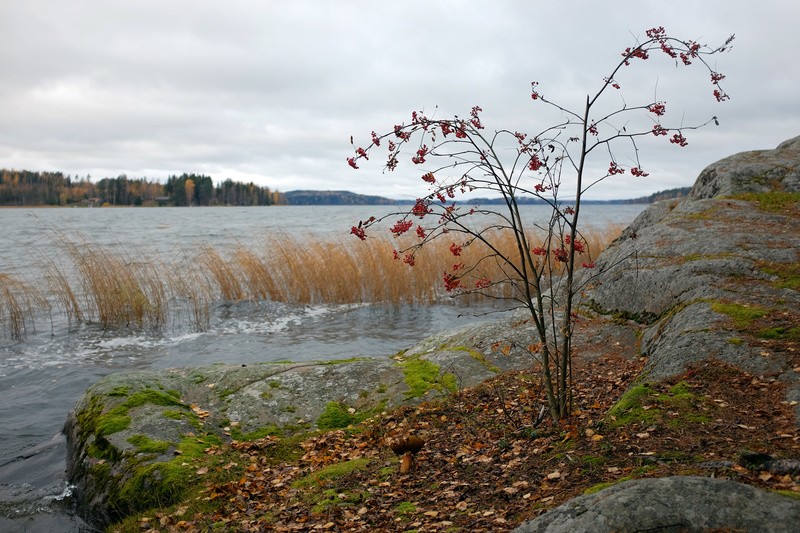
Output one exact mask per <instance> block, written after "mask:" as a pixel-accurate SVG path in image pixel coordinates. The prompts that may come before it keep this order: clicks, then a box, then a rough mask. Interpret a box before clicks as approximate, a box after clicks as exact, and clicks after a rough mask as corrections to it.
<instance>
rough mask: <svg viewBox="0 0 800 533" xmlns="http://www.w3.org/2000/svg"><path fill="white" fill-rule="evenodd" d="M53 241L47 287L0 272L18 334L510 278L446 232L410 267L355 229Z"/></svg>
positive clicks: (398, 299) (509, 243) (391, 299)
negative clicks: (246, 237) (36, 328)
mask: <svg viewBox="0 0 800 533" xmlns="http://www.w3.org/2000/svg"><path fill="white" fill-rule="evenodd" d="M621 229H622V228H621V227H620V226H609V227H606V228H603V229H600V230H597V229H590V230H588V231H587V232H585V234H584V241H585V243H586V244H587V248H588V253H587V254H585V255H584V256H582V260H583V258H587V259H588V258H589V257H596V255H597V254H598V253H599V252H600V251H601V250H602V249H604V248H605V247H606V246H607V245H608V244H609V243H610V242H611V241H612V240H613V239H614V238H616V237H617V236H618V235H619V233H620V231H621ZM457 237H458V235H457V234H454V239H457ZM538 237H539V238H542V237H543V236H542V235H539V236H538ZM409 239H411V237H409ZM58 241H59V242H58V249H59V250H60V251H61V252H62V253H61V254H60V255H59V256H58V257H56V258H49V259H39V260H37V264H38V266H39V268H40V270H41V272H42V273H43V279H44V280H45V281H46V287H36V286H34V284H33V283H31V282H27V281H24V280H22V279H19V278H17V277H12V276H9V275H6V274H1V273H0V328H2V330H3V331H4V332H5V333H6V334H7V335H10V336H11V337H12V338H17V339H18V338H21V337H22V336H23V335H24V333H25V332H26V331H28V330H29V329H30V328H31V327H32V326H33V317H34V315H36V314H38V313H41V312H52V309H53V308H55V309H57V310H59V311H60V312H62V313H63V314H64V315H65V316H66V318H67V320H68V321H69V322H70V323H73V322H75V323H81V322H94V323H99V324H100V325H102V326H103V327H106V328H117V327H131V328H137V329H159V328H161V327H163V326H164V325H165V324H167V323H168V321H170V320H173V321H180V320H183V319H187V318H188V320H189V322H190V323H191V324H192V326H193V327H194V328H196V329H200V330H202V329H205V328H207V327H208V325H209V322H210V318H211V312H212V308H213V306H214V304H216V303H219V302H240V301H256V302H258V301H277V302H285V303H289V304H299V305H302V304H349V303H362V302H369V303H379V304H389V305H400V304H422V305H425V304H433V303H441V302H443V301H445V300H447V299H450V298H451V297H452V296H453V294H451V293H448V292H446V291H445V289H444V284H443V282H442V277H443V274H444V273H445V272H451V271H452V268H453V265H454V264H458V263H462V262H463V263H464V264H465V265H467V266H469V265H474V264H477V263H479V264H478V266H477V267H476V269H475V271H474V272H472V274H473V275H474V277H476V278H480V277H483V278H488V279H493V280H497V279H503V278H505V277H507V276H506V275H505V274H504V273H503V270H502V266H501V265H500V264H499V262H497V261H495V260H493V259H491V258H490V259H488V260H484V261H480V262H479V260H480V259H481V258H485V257H486V256H487V250H486V249H485V248H483V247H482V245H478V244H477V243H475V244H473V245H471V246H467V247H464V248H463V251H462V252H461V255H459V256H458V257H456V256H454V255H453V254H452V252H451V250H450V244H451V242H453V240H452V239H451V240H447V239H439V240H438V241H435V242H431V243H429V245H426V246H425V247H423V248H422V249H420V250H419V251H418V252H417V254H416V261H415V263H416V264H415V266H413V267H411V266H409V265H407V264H405V263H404V262H403V261H402V260H397V259H394V257H393V253H392V250H393V249H395V248H401V247H402V246H403V245H407V244H409V243H411V242H413V241H411V240H400V241H398V240H396V239H392V238H388V237H387V238H371V239H368V240H367V241H363V242H362V241H360V240H358V239H355V238H352V237H350V238H347V239H343V240H334V241H332V240H327V241H326V240H320V239H318V238H315V237H313V236H310V235H309V236H305V237H285V236H284V237H275V236H266V237H264V238H263V239H262V240H261V241H260V242H257V243H256V244H254V245H252V246H245V245H237V246H236V247H235V248H234V249H233V251H232V252H230V253H227V254H223V253H221V252H220V251H219V250H218V249H216V248H214V247H212V246H203V247H201V248H200V250H199V252H196V253H194V254H188V253H186V252H184V253H183V254H178V257H173V258H166V257H163V256H156V255H154V254H146V253H144V252H143V251H142V250H135V251H129V250H124V249H123V251H111V250H109V249H107V248H104V247H101V246H99V245H97V244H95V243H92V242H87V241H85V240H80V241H75V240H69V239H67V238H66V237H64V236H60V237H59V238H58ZM493 242H494V243H495V244H496V246H497V247H498V249H500V250H503V251H504V254H509V255H511V254H512V251H513V249H514V247H515V244H514V242H513V240H512V239H511V238H508V237H504V236H500V235H496V236H495V237H494V241H493ZM456 244H463V243H461V242H456ZM65 261H66V263H65ZM579 262H580V261H579ZM510 291H511V287H510V286H509V284H497V285H493V286H492V287H490V288H489V289H488V290H487V291H482V292H483V293H484V294H478V293H473V294H467V295H462V296H461V297H459V298H457V299H456V300H455V301H457V302H458V303H462V304H467V305H468V304H470V303H475V302H479V301H481V300H485V299H486V298H507V297H510V296H511V294H510ZM45 294H47V295H48V296H49V298H48V297H47V296H45Z"/></svg>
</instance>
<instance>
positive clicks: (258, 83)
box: [0, 0, 800, 198]
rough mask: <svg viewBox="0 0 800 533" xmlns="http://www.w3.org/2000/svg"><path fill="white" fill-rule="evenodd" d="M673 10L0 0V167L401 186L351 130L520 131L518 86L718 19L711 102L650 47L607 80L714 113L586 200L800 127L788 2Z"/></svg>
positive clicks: (557, 89) (654, 183)
mask: <svg viewBox="0 0 800 533" xmlns="http://www.w3.org/2000/svg"><path fill="white" fill-rule="evenodd" d="M685 4H687V3H683V5H678V4H664V3H663V2H650V1H638V2H632V1H628V0H623V1H619V2H614V3H613V4H612V3H606V2H597V1H591V0H580V1H566V2H550V3H542V2H523V1H521V0H498V1H496V2H491V3H486V2H463V1H461V2H458V1H455V0H452V1H444V0H428V1H424V0H410V1H403V2H391V3H390V2H375V1H367V0H363V1H346V0H344V1H340V2H323V1H321V0H319V1H311V0H293V1H292V2H273V1H267V2H246V1H230V2H214V1H206V0H194V1H187V0H177V1H176V0H173V1H170V2H164V1H153V0H145V1H142V0H137V1H133V0H123V1H115V2H104V1H100V0H83V1H80V0H78V1H70V2H50V1H44V0H42V1H37V0H29V1H26V2H3V3H2V5H1V6H0V39H2V42H1V43H0V44H1V45H2V46H0V68H1V69H2V72H3V76H2V77H0V113H2V117H3V128H1V129H0V166H3V167H6V168H26V169H30V170H62V171H64V172H66V173H69V174H73V175H76V174H77V175H86V174H91V175H92V176H93V177H106V176H109V177H110V176H117V175H119V174H127V175H129V176H134V177H140V176H148V177H154V178H159V179H163V178H166V177H167V176H169V175H171V174H175V173H180V172H184V171H186V172H198V173H205V174H208V175H210V176H212V177H213V178H214V179H215V180H221V179H225V178H228V177H230V178H233V179H238V180H248V181H249V180H253V181H255V182H256V183H258V184H259V185H267V186H270V187H272V188H275V189H278V190H282V191H286V190H292V189H349V190H353V191H356V192H360V193H364V194H380V195H384V196H390V197H414V196H415V195H419V194H421V193H422V192H423V191H424V187H422V186H423V185H424V184H423V183H421V182H420V180H419V177H418V175H419V168H413V169H412V168H410V167H411V165H404V167H401V169H400V170H398V171H397V172H396V173H394V174H383V173H382V169H381V168H380V166H381V163H380V161H376V160H373V161H370V162H369V163H368V164H366V165H363V166H362V169H361V170H359V171H353V170H351V169H350V168H349V167H348V166H347V164H346V162H345V159H346V157H348V156H349V155H351V151H352V150H351V146H350V144H349V140H350V135H354V136H355V138H356V142H358V141H359V140H361V141H362V143H363V144H366V143H368V140H369V133H370V131H372V130H373V129H374V130H377V131H386V130H388V129H390V128H391V127H392V126H393V125H394V124H397V123H400V122H403V121H408V120H409V117H410V112H411V111H412V110H415V109H417V110H419V109H424V110H426V111H427V112H433V110H436V113H437V114H438V115H439V116H451V115H453V114H460V115H466V114H467V113H468V111H469V109H470V108H471V107H472V106H473V105H480V106H482V107H483V109H484V110H485V112H484V115H483V121H484V124H485V125H486V126H487V128H488V129H490V130H491V129H504V128H507V129H511V130H520V131H527V132H530V133H535V132H537V131H539V130H541V129H542V128H543V127H545V126H546V125H547V124H548V122H547V120H548V119H551V118H552V116H550V115H548V113H546V112H544V111H543V110H542V109H541V107H539V108H537V107H536V106H535V105H534V103H532V101H531V99H530V97H529V92H528V90H529V87H530V82H531V81H532V80H538V81H539V82H540V87H541V88H542V91H543V92H544V93H545V94H547V96H548V97H549V98H551V99H554V100H557V101H558V102H559V103H562V104H564V105H565V106H567V107H570V108H579V107H580V105H581V103H582V101H583V99H584V98H585V95H586V94H587V93H588V92H592V91H593V90H595V89H596V88H597V87H598V86H599V83H600V82H601V81H602V78H603V76H605V75H606V74H607V71H608V69H609V68H610V67H611V66H613V63H614V62H615V61H617V60H618V57H619V53H620V52H621V51H622V50H623V49H624V48H625V47H626V46H630V45H631V44H632V43H633V42H634V41H635V39H636V38H637V37H643V35H644V30H645V29H647V28H649V27H652V26H657V25H663V26H665V27H666V28H667V29H668V30H669V31H670V32H671V33H674V34H676V35H678V36H682V37H686V38H694V39H697V40H698V41H700V42H703V43H705V42H707V43H708V44H719V43H721V42H723V41H724V40H725V39H726V38H727V37H728V35H730V34H731V33H736V35H737V39H736V41H735V43H734V49H733V51H732V52H731V53H730V54H725V55H723V56H721V57H719V59H718V60H717V61H718V62H719V70H720V71H721V72H723V73H725V74H726V75H727V79H726V80H725V82H726V85H725V88H726V90H727V91H728V92H729V93H730V94H731V96H732V100H731V101H729V102H725V103H724V104H721V105H717V104H716V103H715V102H714V101H713V98H711V97H710V84H709V82H708V76H707V74H706V73H705V72H702V71H701V69H696V70H695V71H694V72H687V73H683V72H680V73H677V72H675V70H674V68H673V67H671V66H670V64H669V63H668V62H666V61H662V60H661V59H660V58H659V62H660V68H655V67H656V65H650V64H648V65H646V66H644V67H642V68H640V69H638V68H639V67H638V66H637V69H638V70H636V71H633V70H631V71H630V72H625V73H624V74H625V76H627V77H626V79H624V80H620V81H621V83H622V84H623V90H624V91H625V95H626V101H627V98H631V99H636V100H637V102H638V101H641V100H642V99H645V100H646V99H649V98H651V97H653V96H656V97H657V98H658V99H663V100H666V101H667V103H668V106H669V109H670V111H671V115H669V116H668V118H670V119H671V121H670V123H671V124H676V123H677V124H680V123H681V121H685V123H687V124H689V123H696V122H699V121H702V120H705V119H706V118H708V117H709V116H711V115H712V114H716V115H718V116H719V117H720V122H721V126H720V127H713V126H712V127H711V128H706V129H704V130H701V131H700V132H695V133H693V134H692V135H691V137H690V145H689V146H688V147H686V148H684V149H681V150H678V149H676V148H675V147H674V146H671V145H669V143H667V142H663V138H662V139H648V140H647V142H644V143H643V144H642V146H641V148H642V152H641V156H642V158H643V160H644V162H645V163H646V166H647V168H648V169H649V171H650V177H648V178H646V179H644V180H643V179H635V180H634V179H632V178H631V177H630V176H625V177H624V178H620V177H618V178H615V179H614V180H613V181H609V182H607V183H605V184H604V185H603V187H601V188H598V190H597V191H594V192H593V197H595V198H617V197H633V196H639V195H642V194H648V193H651V192H655V191H656V190H660V189H665V188H670V187H677V186H687V185H691V183H692V182H693V181H694V178H695V177H696V175H697V173H698V172H699V171H700V170H701V169H702V168H703V167H704V166H705V165H706V164H708V163H711V162H713V161H715V160H717V159H719V158H720V157H724V156H726V155H730V154H732V153H735V152H738V151H741V150H749V149H760V148H771V147H774V146H775V145H776V144H778V143H779V142H781V141H782V140H785V139H786V138H789V137H793V136H796V135H798V134H800V113H798V108H797V104H796V102H795V98H796V96H795V95H796V92H797V80H800V63H798V62H797V61H795V60H793V59H792V58H790V55H789V54H790V53H791V52H793V51H794V48H796V44H797V43H796V37H795V35H796V29H795V27H794V25H795V24H796V21H797V20H800V4H796V3H793V2H778V1H769V0H768V1H762V2H759V3H753V2H747V1H744V0H733V1H732V0H727V1H723V0H710V1H704V2H697V3H691V4H689V5H688V6H687V5H685ZM615 98H619V96H616V97H615ZM612 103H614V104H619V101H615V102H612ZM600 163H602V162H598V164H600ZM605 163H607V162H605Z"/></svg>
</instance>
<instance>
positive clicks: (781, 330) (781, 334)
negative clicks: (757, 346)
mask: <svg viewBox="0 0 800 533" xmlns="http://www.w3.org/2000/svg"><path fill="white" fill-rule="evenodd" d="M758 336H759V337H760V338H762V339H770V340H779V341H800V327H798V326H795V327H791V328H790V327H784V326H778V327H773V328H765V329H762V330H760V331H759V332H758Z"/></svg>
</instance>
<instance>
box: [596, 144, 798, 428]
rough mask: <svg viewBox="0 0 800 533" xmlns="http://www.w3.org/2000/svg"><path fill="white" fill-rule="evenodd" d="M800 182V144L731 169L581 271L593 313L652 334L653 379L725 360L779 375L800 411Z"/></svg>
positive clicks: (650, 218)
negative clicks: (627, 322) (632, 323)
mask: <svg viewBox="0 0 800 533" xmlns="http://www.w3.org/2000/svg"><path fill="white" fill-rule="evenodd" d="M765 176H766V178H765ZM798 176H800V137H798V138H795V139H792V140H790V141H786V142H784V143H782V144H781V145H780V146H779V147H778V148H777V149H775V150H766V151H759V152H746V153H744V154H738V155H735V156H731V157H728V158H726V159H723V160H722V161H720V162H718V163H715V164H713V165H710V166H709V167H708V168H706V169H705V170H704V171H703V173H702V174H701V176H700V178H699V179H698V181H697V184H696V185H695V188H694V189H693V191H692V194H691V195H689V196H688V197H687V198H685V199H684V200H683V201H680V202H678V201H667V202H660V203H658V204H654V205H652V206H650V207H649V208H648V209H646V210H645V211H644V212H643V213H642V214H641V215H640V216H639V217H638V218H637V219H636V220H635V221H634V222H633V223H632V224H631V225H630V226H629V227H628V228H627V229H625V230H624V231H623V233H622V235H621V237H620V238H619V239H617V241H615V242H614V243H613V244H612V245H611V246H610V247H609V248H608V249H607V250H606V251H605V252H603V254H601V256H600V257H599V258H598V260H597V261H596V264H597V267H596V268H595V269H593V270H586V271H583V273H582V274H581V276H582V277H581V278H580V281H581V283H583V284H584V287H585V288H586V290H585V294H586V297H587V299H586V300H585V302H586V303H588V305H589V306H591V307H592V308H593V309H595V310H596V311H599V312H600V313H603V314H613V315H615V316H617V317H619V318H624V319H628V320H632V321H635V322H637V323H639V324H642V325H643V326H644V328H645V329H644V332H643V335H642V346H641V350H642V353H643V355H646V356H647V357H648V365H647V369H646V371H647V372H648V378H649V379H663V378H667V377H670V376H674V375H677V374H680V373H682V372H683V371H685V370H686V368H687V367H688V366H689V365H691V364H695V363H698V362H702V361H704V360H707V359H718V360H723V361H726V362H729V363H731V364H733V365H736V366H737V367H739V368H741V369H743V370H745V371H747V372H750V373H753V374H757V375H764V374H771V375H774V376H777V377H778V378H779V379H781V380H782V381H784V382H786V383H787V384H788V385H789V390H788V398H787V399H788V400H790V401H794V400H800V372H799V371H798V370H800V360H798V359H799V356H798V349H797V348H798V344H799V343H798V342H797V340H798V339H797V337H798V330H797V324H798V323H799V322H800V315H798V310H799V309H800V292H798V282H799V281H800V270H798V264H800V204H798V199H800V180H798ZM759 320H760V322H759ZM766 321H769V323H767V322H766ZM760 324H761V325H760ZM793 328H794V329H793ZM779 340H783V341H784V342H783V343H780V342H776V341H779ZM798 416H800V408H798Z"/></svg>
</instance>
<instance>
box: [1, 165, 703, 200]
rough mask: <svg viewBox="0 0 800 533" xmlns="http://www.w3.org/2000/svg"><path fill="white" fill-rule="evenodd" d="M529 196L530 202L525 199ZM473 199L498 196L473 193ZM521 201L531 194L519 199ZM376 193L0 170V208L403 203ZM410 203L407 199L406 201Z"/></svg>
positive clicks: (671, 193)
mask: <svg viewBox="0 0 800 533" xmlns="http://www.w3.org/2000/svg"><path fill="white" fill-rule="evenodd" d="M689 190H690V189H689V187H682V188H678V189H669V190H666V191H659V192H656V193H654V194H651V195H649V196H643V197H640V198H630V199H624V200H610V201H588V202H585V203H608V204H650V203H653V202H656V201H659V200H669V199H673V198H681V197H683V196H685V195H686V194H687V193H688V192H689ZM526 200H531V201H526ZM471 201H472V202H475V203H478V204H494V203H497V202H498V201H500V199H488V198H475V199H472V200H471ZM519 201H520V202H521V203H535V199H528V198H521V199H519ZM406 202H407V200H393V199H389V198H384V197H381V196H368V195H362V194H355V193H352V192H349V191H288V192H285V193H284V192H278V191H277V190H272V189H270V188H269V187H262V186H259V185H256V184H255V183H252V182H250V183H243V182H239V181H233V180H231V179H225V180H223V181H220V182H218V183H217V184H216V185H215V184H214V182H213V181H212V178H211V177H209V176H205V175H202V174H192V173H183V174H181V175H179V176H178V175H173V176H170V177H169V178H168V179H167V181H166V182H165V183H162V182H159V181H158V180H156V179H149V178H129V177H127V176H126V175H124V174H123V175H120V176H118V177H116V178H102V179H99V180H97V181H93V180H92V177H91V176H90V175H86V176H70V175H64V173H63V172H39V171H30V170H9V169H0V207H109V206H136V207H140V206H141V207H158V206H170V207H182V206H183V207H185V206H268V205H390V204H398V203H406ZM412 203H413V202H412Z"/></svg>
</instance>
